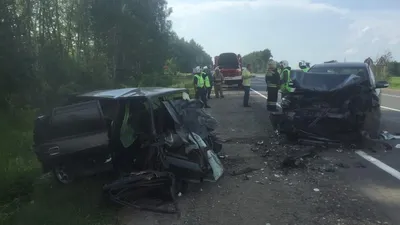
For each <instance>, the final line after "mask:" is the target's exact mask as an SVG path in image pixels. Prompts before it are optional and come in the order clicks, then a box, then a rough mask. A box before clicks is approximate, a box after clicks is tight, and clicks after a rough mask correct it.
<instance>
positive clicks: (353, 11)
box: [168, 0, 400, 65]
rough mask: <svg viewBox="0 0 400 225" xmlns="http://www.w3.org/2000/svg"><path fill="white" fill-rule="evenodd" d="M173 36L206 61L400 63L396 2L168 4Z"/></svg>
mask: <svg viewBox="0 0 400 225" xmlns="http://www.w3.org/2000/svg"><path fill="white" fill-rule="evenodd" d="M168 2H169V6H171V7H172V8H173V14H172V15H171V18H170V19H171V20H172V21H173V29H174V30H175V31H176V32H177V33H178V35H180V36H182V37H185V38H187V39H190V38H193V39H194V40H195V41H197V42H198V43H200V44H201V45H202V46H203V47H204V49H205V50H206V51H207V52H208V53H209V54H211V56H215V55H218V54H219V53H222V52H236V53H240V54H242V55H245V54H247V53H249V52H252V51H258V50H263V49H265V48H269V49H270V50H271V52H272V55H273V56H274V58H275V59H276V60H283V59H286V60H288V61H289V63H290V64H291V65H296V64H297V62H298V61H299V60H303V59H304V60H307V61H310V62H311V63H319V62H323V61H327V60H332V59H336V60H338V61H343V60H344V59H346V60H347V61H360V60H364V59H365V58H366V57H371V58H373V59H375V58H376V56H377V55H378V54H382V53H384V52H385V50H390V51H391V52H392V54H393V56H394V58H395V59H397V60H399V59H400V0H347V1H346V0H169V1H168Z"/></svg>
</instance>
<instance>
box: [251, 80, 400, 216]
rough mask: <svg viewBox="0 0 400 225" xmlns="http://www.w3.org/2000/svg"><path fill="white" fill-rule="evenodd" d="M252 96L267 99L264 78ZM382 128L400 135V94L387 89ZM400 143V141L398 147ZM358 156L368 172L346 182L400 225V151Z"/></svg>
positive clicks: (256, 83) (347, 176) (353, 171)
mask: <svg viewBox="0 0 400 225" xmlns="http://www.w3.org/2000/svg"><path fill="white" fill-rule="evenodd" d="M252 89H253V94H252V96H255V95H258V96H260V97H263V98H265V97H266V96H265V95H266V84H265V79H264V76H263V75H257V76H256V77H255V78H253V80H252ZM381 108H382V128H383V129H384V130H387V131H389V132H391V133H400V92H399V91H395V90H384V91H383V94H382V99H381ZM397 143H399V144H400V140H399V141H396V143H395V144H397ZM354 157H358V158H360V159H362V160H364V161H365V163H366V168H365V169H364V170H356V169H350V170H346V173H345V174H344V176H343V179H345V180H347V181H348V182H349V183H351V184H352V186H353V187H356V188H357V189H358V190H359V192H360V193H362V194H363V195H365V196H367V197H369V198H370V199H371V200H373V201H375V202H377V206H378V207H379V208H380V209H381V210H382V211H384V212H385V214H386V215H387V216H388V217H390V218H391V219H392V220H393V222H394V224H400V213H399V212H400V172H399V171H400V148H394V149H393V150H391V151H388V152H383V151H374V150H373V148H372V151H367V150H363V151H358V152H357V151H356V152H355V153H354Z"/></svg>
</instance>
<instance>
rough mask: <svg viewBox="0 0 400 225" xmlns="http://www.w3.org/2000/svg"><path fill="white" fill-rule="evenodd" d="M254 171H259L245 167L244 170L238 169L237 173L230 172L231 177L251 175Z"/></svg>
mask: <svg viewBox="0 0 400 225" xmlns="http://www.w3.org/2000/svg"><path fill="white" fill-rule="evenodd" d="M256 170H259V169H256V168H252V167H246V168H243V169H240V170H238V171H232V173H231V176H238V175H243V174H246V173H251V172H253V171H256Z"/></svg>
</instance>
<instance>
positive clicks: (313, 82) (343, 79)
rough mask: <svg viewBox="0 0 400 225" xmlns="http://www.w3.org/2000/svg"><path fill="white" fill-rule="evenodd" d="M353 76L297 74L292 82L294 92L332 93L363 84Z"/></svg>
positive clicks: (360, 79) (358, 77)
mask: <svg viewBox="0 0 400 225" xmlns="http://www.w3.org/2000/svg"><path fill="white" fill-rule="evenodd" d="M363 81H364V79H362V78H361V77H360V76H357V75H354V74H332V73H299V74H297V75H296V78H295V80H293V83H294V86H295V88H296V91H312V92H332V91H336V90H339V89H343V88H346V87H350V86H353V85H358V84H360V83H361V82H363Z"/></svg>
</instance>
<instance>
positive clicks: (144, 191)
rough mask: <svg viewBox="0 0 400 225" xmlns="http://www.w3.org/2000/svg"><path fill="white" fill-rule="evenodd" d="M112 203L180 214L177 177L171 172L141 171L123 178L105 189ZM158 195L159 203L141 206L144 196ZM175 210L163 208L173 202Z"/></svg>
mask: <svg viewBox="0 0 400 225" xmlns="http://www.w3.org/2000/svg"><path fill="white" fill-rule="evenodd" d="M103 191H105V192H106V193H107V194H108V196H109V198H110V199H111V201H113V202H115V203H118V204H121V205H123V206H128V207H133V208H136V209H139V210H145V211H153V212H159V213H168V214H175V213H179V208H178V205H177V202H176V195H177V191H176V183H175V176H174V175H173V174H172V173H169V172H159V171H141V172H138V173H132V174H130V175H128V176H125V177H122V178H120V179H118V180H116V181H114V182H113V183H111V184H107V185H105V186H104V187H103ZM148 194H151V195H152V196H153V195H154V194H158V195H159V196H158V199H157V200H158V201H156V202H155V203H154V205H148V204H144V203H143V204H140V200H141V199H143V197H144V196H147V195H148ZM171 201H172V203H173V205H174V209H172V210H171V209H168V208H161V206H162V205H164V204H165V203H167V202H171Z"/></svg>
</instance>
